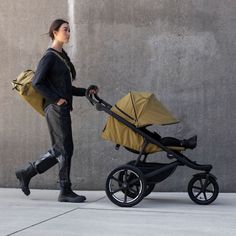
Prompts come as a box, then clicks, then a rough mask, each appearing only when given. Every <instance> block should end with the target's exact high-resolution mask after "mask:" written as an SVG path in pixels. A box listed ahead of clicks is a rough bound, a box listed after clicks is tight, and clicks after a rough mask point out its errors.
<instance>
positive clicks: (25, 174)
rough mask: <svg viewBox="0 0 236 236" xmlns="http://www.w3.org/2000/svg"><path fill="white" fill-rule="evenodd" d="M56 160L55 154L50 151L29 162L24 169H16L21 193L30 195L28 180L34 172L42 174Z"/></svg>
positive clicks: (55, 162)
mask: <svg viewBox="0 0 236 236" xmlns="http://www.w3.org/2000/svg"><path fill="white" fill-rule="evenodd" d="M57 163H58V161H57V159H56V157H55V156H53V155H52V154H51V153H50V152H47V153H46V154H45V155H43V156H42V157H41V158H40V159H39V160H37V161H35V162H34V163H30V165H29V166H28V167H27V168H26V169H19V170H17V171H16V172H15V173H16V177H17V179H19V181H20V187H21V190H22V191H23V193H24V194H25V195H26V196H28V195H30V190H29V182H30V180H31V178H32V177H34V176H35V175H36V174H42V173H44V172H45V171H47V170H48V169H50V168H51V167H52V166H54V165H55V164H57Z"/></svg>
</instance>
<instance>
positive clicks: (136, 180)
mask: <svg viewBox="0 0 236 236" xmlns="http://www.w3.org/2000/svg"><path fill="white" fill-rule="evenodd" d="M138 181H139V178H136V179H133V180H131V181H130V182H129V185H134V184H135V183H136V182H138ZM136 186H137V185H136Z"/></svg>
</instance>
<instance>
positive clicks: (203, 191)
mask: <svg viewBox="0 0 236 236" xmlns="http://www.w3.org/2000/svg"><path fill="white" fill-rule="evenodd" d="M218 193H219V185H218V183H217V182H216V180H215V178H214V177H213V176H211V175H207V174H199V175H195V176H194V177H193V178H192V179H191V180H190V181H189V184H188V194H189V197H190V198H191V200H192V201H193V202H195V203H197V204H200V205H208V204H211V203H212V202H214V201H215V199H216V198H217V196H218Z"/></svg>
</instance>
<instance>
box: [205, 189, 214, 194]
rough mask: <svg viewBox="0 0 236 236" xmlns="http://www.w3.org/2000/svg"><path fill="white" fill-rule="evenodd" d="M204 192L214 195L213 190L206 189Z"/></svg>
mask: <svg viewBox="0 0 236 236" xmlns="http://www.w3.org/2000/svg"><path fill="white" fill-rule="evenodd" d="M206 192H207V193H214V191H213V190H210V189H206Z"/></svg>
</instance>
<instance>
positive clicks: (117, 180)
mask: <svg viewBox="0 0 236 236" xmlns="http://www.w3.org/2000/svg"><path fill="white" fill-rule="evenodd" d="M111 179H113V180H115V181H116V182H118V183H119V184H122V182H121V181H120V180H119V179H117V178H116V177H114V176H112V177H111Z"/></svg>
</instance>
